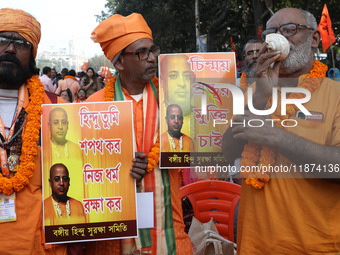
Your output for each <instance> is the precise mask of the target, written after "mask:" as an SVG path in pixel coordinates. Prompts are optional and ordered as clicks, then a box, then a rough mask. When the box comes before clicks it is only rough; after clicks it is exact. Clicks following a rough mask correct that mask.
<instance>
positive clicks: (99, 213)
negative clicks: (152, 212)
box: [41, 101, 137, 244]
mask: <svg viewBox="0 0 340 255" xmlns="http://www.w3.org/2000/svg"><path fill="white" fill-rule="evenodd" d="M41 137H42V167H43V174H42V180H43V216H44V219H43V222H44V231H45V240H46V243H48V244H49V243H66V242H77V241H82V242H83V241H89V240H91V241H93V240H104V239H121V238H130V237H136V236H137V212H136V190H135V187H136V186H135V180H134V179H133V178H132V177H131V176H130V174H129V172H130V168H131V162H132V159H133V155H134V141H133V115H132V103H131V101H126V102H97V103H82V104H74V103H72V104H50V105H43V114H42V133H41Z"/></svg>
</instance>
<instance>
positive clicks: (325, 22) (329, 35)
mask: <svg viewBox="0 0 340 255" xmlns="http://www.w3.org/2000/svg"><path fill="white" fill-rule="evenodd" d="M318 30H319V31H320V33H321V38H322V49H323V51H324V52H326V50H327V49H328V48H329V47H330V46H331V45H332V43H334V42H335V36H334V32H333V29H332V22H331V18H330V17H329V13H328V9H327V5H326V4H325V5H324V7H323V10H322V15H321V20H320V23H319V26H318Z"/></svg>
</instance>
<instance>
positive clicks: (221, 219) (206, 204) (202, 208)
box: [180, 180, 241, 242]
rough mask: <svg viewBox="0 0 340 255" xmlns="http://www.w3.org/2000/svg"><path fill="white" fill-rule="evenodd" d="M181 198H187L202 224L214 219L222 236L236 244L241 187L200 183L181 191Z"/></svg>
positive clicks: (215, 182)
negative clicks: (236, 218) (237, 208)
mask: <svg viewBox="0 0 340 255" xmlns="http://www.w3.org/2000/svg"><path fill="white" fill-rule="evenodd" d="M180 192H181V198H182V199H183V198H184V197H187V198H188V199H189V200H190V203H191V205H192V207H193V210H194V216H195V218H196V219H198V220H199V221H200V222H202V223H206V222H208V221H209V220H210V219H211V218H213V220H214V222H215V225H216V227H217V230H218V232H219V234H220V235H221V236H223V237H224V238H226V239H228V240H230V241H232V242H234V215H235V208H236V205H237V203H238V201H239V200H240V193H241V186H240V185H238V184H235V183H231V182H226V181H215V180H209V181H198V182H195V183H191V184H188V185H186V186H184V187H182V188H181V189H180Z"/></svg>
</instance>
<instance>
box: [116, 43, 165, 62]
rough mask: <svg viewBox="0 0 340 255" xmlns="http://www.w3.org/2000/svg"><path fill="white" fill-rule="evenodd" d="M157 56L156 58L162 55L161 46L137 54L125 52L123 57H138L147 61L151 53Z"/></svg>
mask: <svg viewBox="0 0 340 255" xmlns="http://www.w3.org/2000/svg"><path fill="white" fill-rule="evenodd" d="M151 52H152V53H153V54H155V55H156V56H159V55H160V54H161V48H160V47H159V46H153V47H151V49H150V50H148V49H144V50H140V51H137V52H128V51H123V52H122V54H123V55H137V56H138V59H139V60H147V59H148V58H149V56H150V53H151Z"/></svg>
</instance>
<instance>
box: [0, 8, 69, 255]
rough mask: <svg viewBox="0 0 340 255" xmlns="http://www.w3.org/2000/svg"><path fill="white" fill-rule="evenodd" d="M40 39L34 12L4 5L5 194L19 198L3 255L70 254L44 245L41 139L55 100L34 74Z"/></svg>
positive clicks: (0, 75)
mask: <svg viewBox="0 0 340 255" xmlns="http://www.w3.org/2000/svg"><path fill="white" fill-rule="evenodd" d="M40 37H41V30H40V24H39V22H38V21H37V20H36V19H35V18H34V17H33V16H31V15H30V14H28V13H26V12H24V11H22V10H17V9H9V8H4V9H0V104H1V106H0V116H1V121H0V127H1V141H0V152H1V153H0V154H1V158H0V160H1V175H0V193H1V197H2V198H3V199H5V200H7V201H11V200H14V201H15V202H14V204H13V208H15V220H14V221H13V219H11V220H9V219H8V218H6V217H2V218H1V223H0V224H1V228H0V239H1V245H0V254H8V253H11V254H45V253H52V252H53V253H54V254H67V247H66V245H58V246H53V247H52V246H49V247H47V246H44V245H42V240H43V232H42V191H41V165H40V164H41V157H40V146H38V141H39V132H40V121H41V117H40V116H41V104H43V103H51V102H50V100H49V99H48V97H47V96H46V95H45V93H44V85H43V84H42V83H41V82H40V80H39V78H38V77H37V76H36V75H35V74H36V73H37V68H36V63H35V57H36V55H37V49H38V44H39V41H40ZM13 163H14V164H13ZM0 206H1V211H2V212H5V214H6V212H9V211H10V210H11V209H10V208H9V207H6V204H3V203H2V204H1V205H0ZM13 208H12V210H13Z"/></svg>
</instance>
